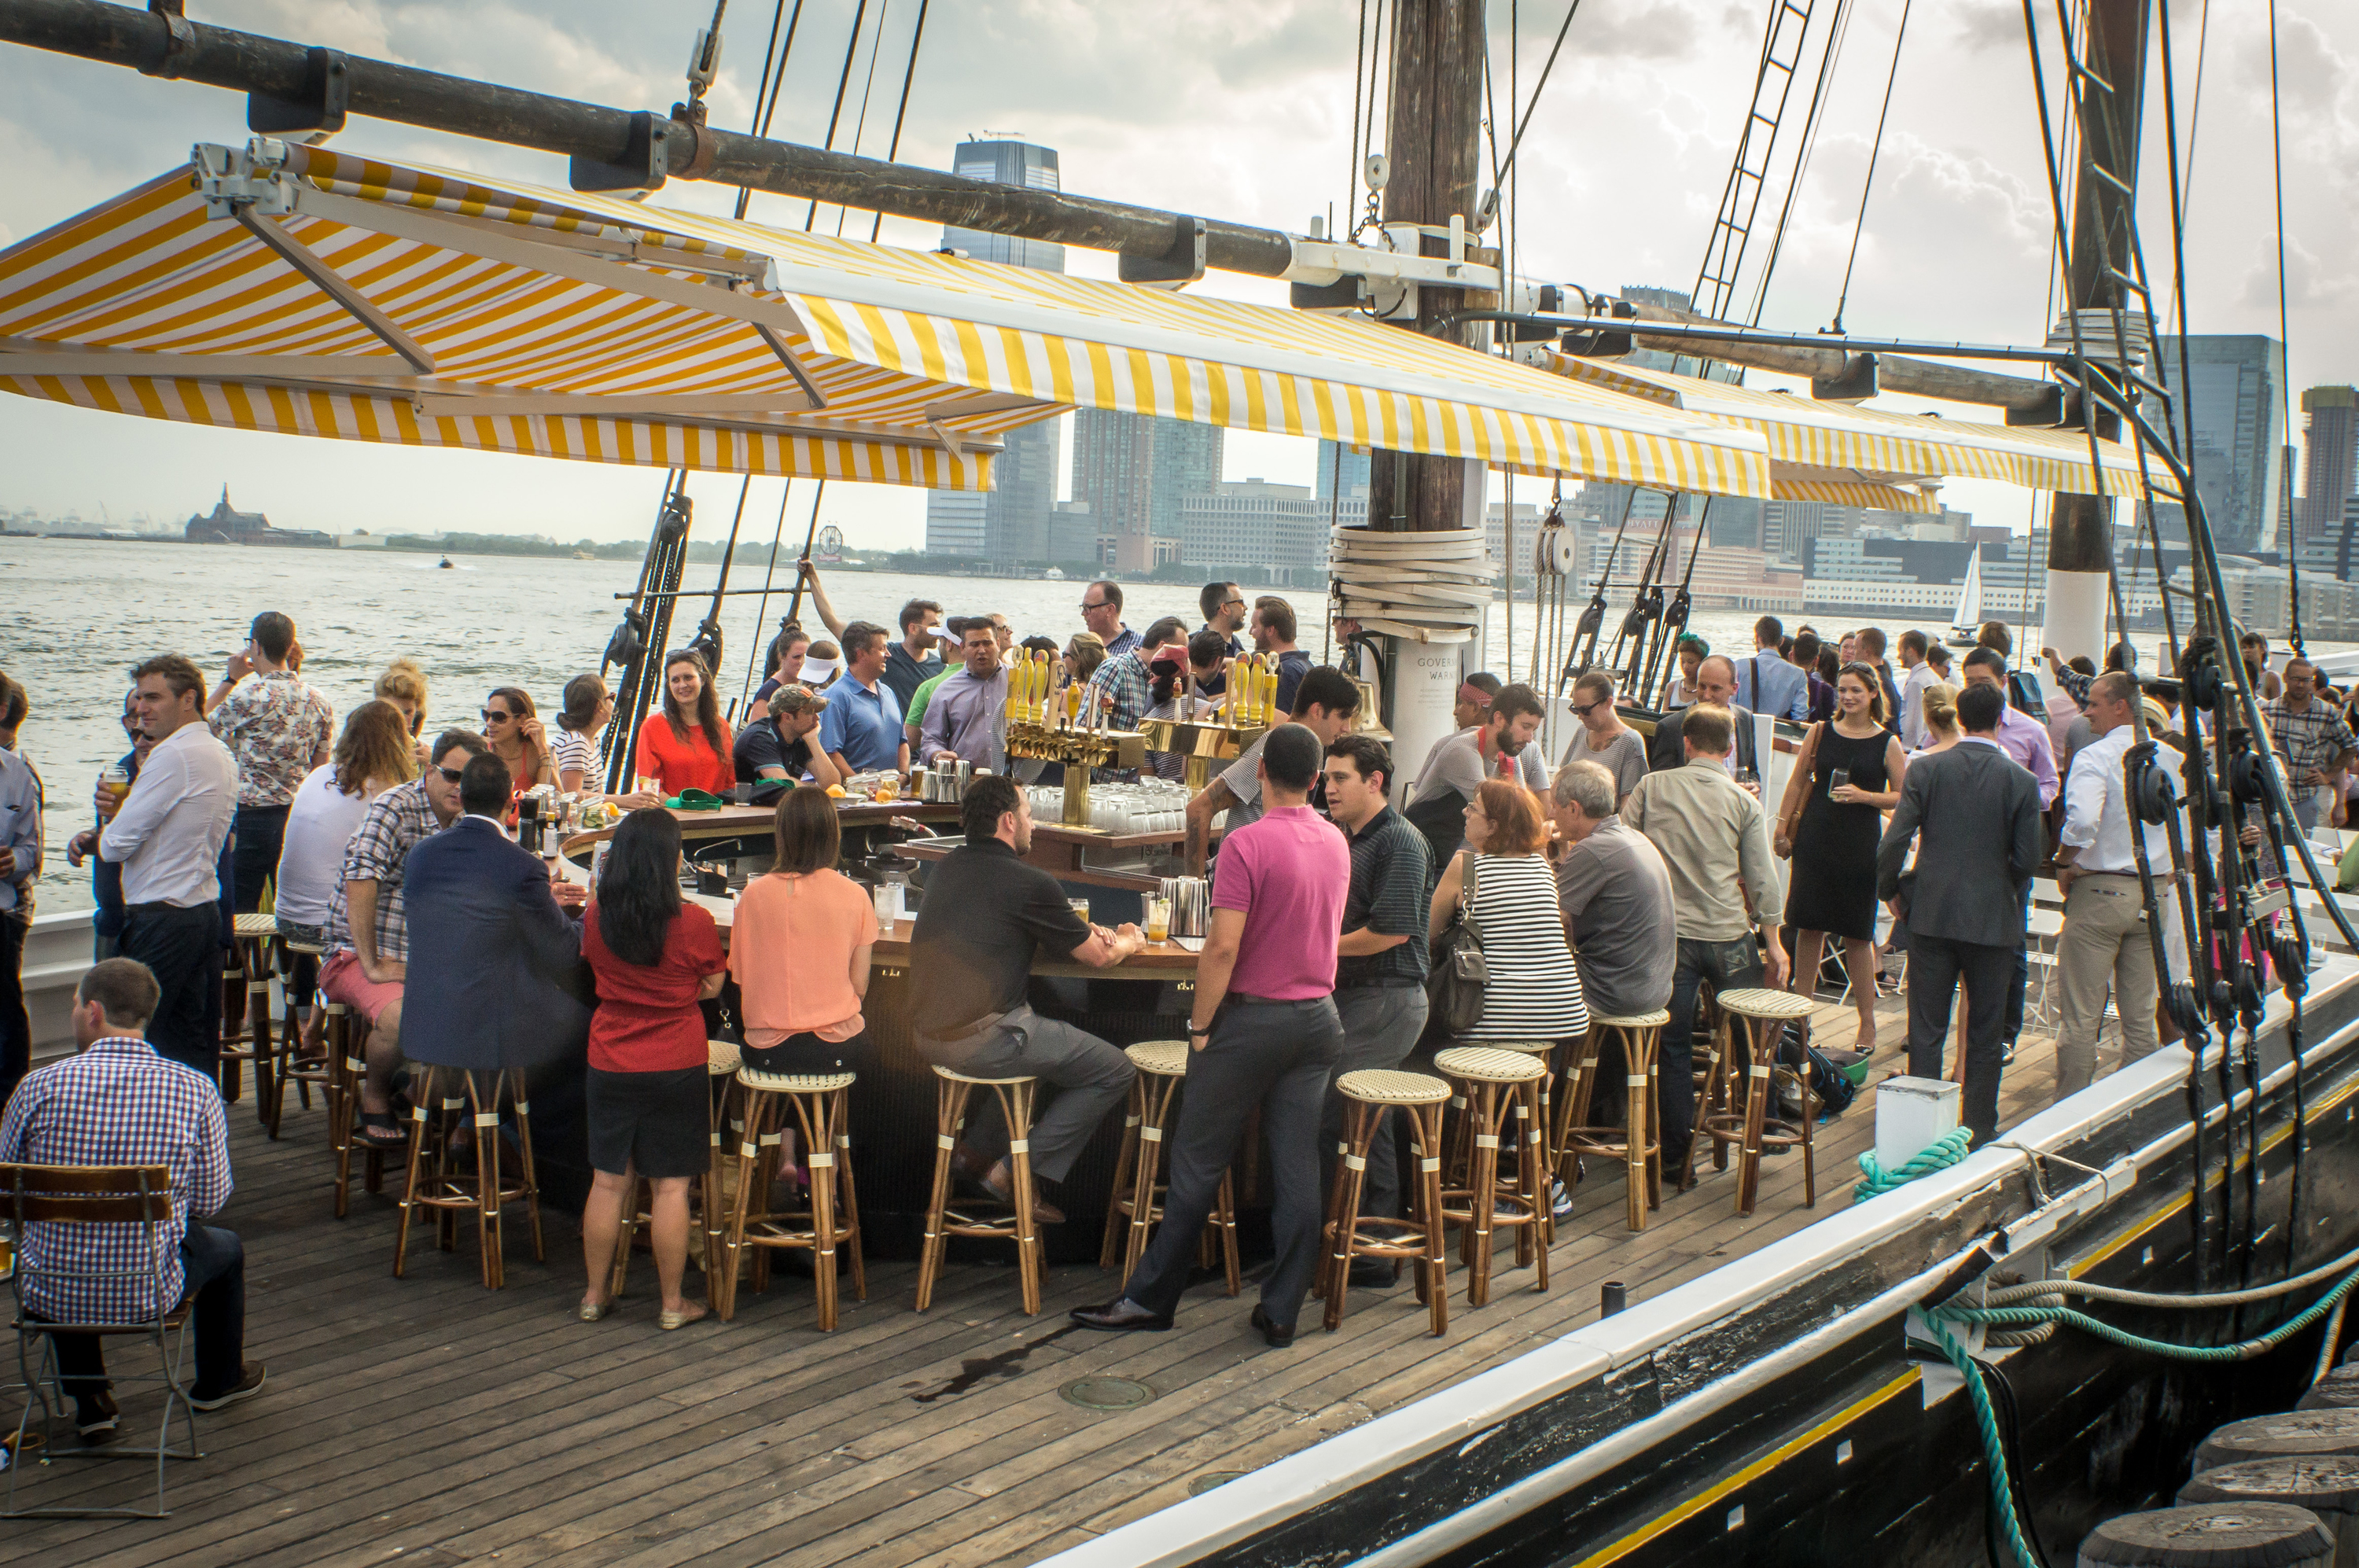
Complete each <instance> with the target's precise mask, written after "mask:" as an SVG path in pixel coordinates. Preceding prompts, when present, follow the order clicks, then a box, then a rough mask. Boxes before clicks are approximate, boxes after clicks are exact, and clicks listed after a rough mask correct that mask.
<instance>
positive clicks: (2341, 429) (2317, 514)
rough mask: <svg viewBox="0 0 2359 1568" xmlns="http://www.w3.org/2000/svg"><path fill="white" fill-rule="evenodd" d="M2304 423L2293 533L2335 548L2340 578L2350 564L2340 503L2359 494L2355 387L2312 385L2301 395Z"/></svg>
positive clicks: (2358, 422) (2303, 541) (2358, 404)
mask: <svg viewBox="0 0 2359 1568" xmlns="http://www.w3.org/2000/svg"><path fill="white" fill-rule="evenodd" d="M2301 419H2302V424H2303V427H2304V430H2303V437H2304V440H2303V445H2304V446H2305V448H2306V449H2307V450H2306V451H2305V452H2304V453H2303V463H2302V471H2301V479H2302V485H2301V503H2300V506H2299V512H2298V514H2297V529H2296V537H2297V538H2298V539H2299V540H2300V542H2301V544H2303V545H2307V546H2313V547H2318V546H2329V545H2331V546H2332V549H2333V551H2334V556H2333V559H2334V563H2335V567H2336V571H2335V573H2334V575H2335V576H2336V577H2338V578H2343V577H2348V576H2349V575H2350V574H2351V567H2352V565H2353V564H2354V562H2353V560H2352V555H2351V548H2350V543H2349V539H2350V533H2349V530H2348V529H2347V528H2344V526H2343V512H2344V507H2343V503H2344V502H2345V501H2347V500H2348V499H2350V497H2351V496H2352V495H2354V494H2359V388H2354V387H2311V388H2310V389H2309V390H2308V391H2306V392H2304V393H2303V394H2302V395H2301Z"/></svg>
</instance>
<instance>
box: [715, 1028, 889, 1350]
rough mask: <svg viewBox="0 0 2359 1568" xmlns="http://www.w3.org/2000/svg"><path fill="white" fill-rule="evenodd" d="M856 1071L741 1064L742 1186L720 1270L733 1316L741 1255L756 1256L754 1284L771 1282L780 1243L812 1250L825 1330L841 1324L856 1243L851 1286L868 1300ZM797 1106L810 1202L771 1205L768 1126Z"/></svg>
mask: <svg viewBox="0 0 2359 1568" xmlns="http://www.w3.org/2000/svg"><path fill="white" fill-rule="evenodd" d="M856 1077H857V1074H855V1073H757V1072H756V1071H755V1070H754V1069H752V1068H750V1067H741V1068H739V1069H738V1070H737V1083H738V1086H739V1087H740V1088H742V1089H743V1090H744V1091H745V1132H744V1133H743V1135H741V1136H740V1138H739V1139H738V1142H737V1171H736V1175H737V1189H736V1192H735V1193H734V1196H733V1197H732V1199H731V1201H730V1205H729V1224H728V1230H727V1234H726V1236H725V1237H724V1239H723V1246H722V1251H721V1259H720V1263H721V1266H720V1268H719V1269H718V1270H717V1271H716V1273H715V1275H714V1284H713V1290H714V1292H715V1298H714V1301H713V1310H714V1311H716V1312H719V1313H720V1314H721V1318H722V1321H723V1322H724V1323H725V1322H727V1321H728V1320H729V1319H730V1318H731V1317H733V1316H734V1315H735V1313H736V1311H737V1260H738V1258H739V1257H740V1255H742V1254H743V1252H744V1251H745V1248H746V1247H754V1248H756V1252H755V1255H754V1289H755V1290H756V1291H757V1292H758V1291H761V1290H767V1289H768V1288H769V1284H770V1253H771V1251H772V1250H773V1249H776V1248H778V1247H799V1248H802V1249H804V1250H807V1251H809V1252H810V1255H811V1273H812V1275H813V1277H814V1281H815V1288H816V1290H817V1293H818V1297H819V1326H820V1332H821V1333H822V1334H828V1333H832V1332H833V1331H834V1329H835V1294H836V1288H835V1279H836V1257H835V1255H836V1250H837V1249H838V1248H839V1247H850V1248H851V1249H852V1289H853V1294H854V1295H855V1296H857V1297H859V1299H860V1300H862V1301H866V1300H867V1299H868V1271H867V1268H866V1266H865V1265H864V1263H863V1261H862V1259H861V1256H860V1195H859V1192H858V1189H857V1188H855V1187H854V1186H853V1180H852V1158H851V1156H852V1140H851V1138H849V1137H848V1136H846V1133H845V1128H846V1127H849V1126H850V1125H851V1121H850V1117H851V1109H852V1101H851V1089H852V1085H853V1082H854V1080H855V1079H856ZM788 1105H791V1106H793V1107H794V1113H795V1120H796V1122H797V1123H798V1124H799V1126H800V1127H801V1128H802V1137H803V1147H804V1154H803V1164H804V1168H805V1170H806V1171H807V1172H808V1173H809V1175H810V1185H809V1192H808V1194H807V1196H808V1199H809V1202H810V1207H809V1208H807V1209H803V1210H799V1211H797V1212H794V1213H782V1212H778V1211H774V1210H772V1209H771V1207H770V1205H769V1192H770V1181H771V1180H772V1178H773V1177H774V1176H775V1175H776V1174H777V1164H778V1137H777V1133H775V1132H772V1131H769V1130H768V1128H769V1125H770V1122H771V1121H772V1119H773V1118H777V1119H779V1120H783V1119H784V1116H785V1111H786V1107H787V1106H788Z"/></svg>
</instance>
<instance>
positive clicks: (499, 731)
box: [483, 686, 557, 795]
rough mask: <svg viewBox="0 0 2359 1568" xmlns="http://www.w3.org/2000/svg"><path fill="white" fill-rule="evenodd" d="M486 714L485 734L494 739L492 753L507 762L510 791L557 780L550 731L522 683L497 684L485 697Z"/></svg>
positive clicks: (487, 738)
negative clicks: (543, 725) (544, 725)
mask: <svg viewBox="0 0 2359 1568" xmlns="http://www.w3.org/2000/svg"><path fill="white" fill-rule="evenodd" d="M483 716H484V739H485V740H487V741H489V742H491V743H492V755H494V756H495V757H498V758H499V759H500V760H501V761H502V762H505V763H506V764H507V765H508V779H510V781H511V785H510V789H509V792H510V793H511V794H516V795H521V794H522V793H524V792H525V791H526V790H527V789H531V788H532V787H533V786H534V785H536V784H554V783H556V782H557V764H556V762H555V761H554V760H553V759H552V758H551V757H549V731H548V730H546V729H545V728H543V727H542V726H541V723H540V715H539V713H538V712H537V711H536V710H535V709H534V707H533V705H532V697H531V695H530V693H528V692H527V691H525V689H524V688H523V687H521V686H495V687H493V688H492V694H491V695H490V696H488V697H486V698H484V715H483Z"/></svg>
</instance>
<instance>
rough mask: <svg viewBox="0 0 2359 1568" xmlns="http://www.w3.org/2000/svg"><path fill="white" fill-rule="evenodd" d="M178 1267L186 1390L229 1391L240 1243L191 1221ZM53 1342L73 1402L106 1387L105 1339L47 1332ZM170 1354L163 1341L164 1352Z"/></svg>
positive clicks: (234, 1366)
mask: <svg viewBox="0 0 2359 1568" xmlns="http://www.w3.org/2000/svg"><path fill="white" fill-rule="evenodd" d="M180 1267H181V1268H183V1269H186V1270H188V1276H189V1282H188V1294H189V1297H190V1300H191V1315H192V1317H193V1319H194V1321H193V1322H192V1323H190V1332H191V1333H193V1334H195V1335H196V1341H197V1375H196V1378H195V1380H194V1381H192V1382H191V1383H190V1385H189V1391H190V1393H192V1394H194V1395H195V1396H196V1397H197V1398H198V1399H216V1398H218V1397H220V1396H221V1395H223V1394H225V1393H227V1392H229V1390H231V1389H232V1388H236V1387H237V1385H238V1381H239V1379H241V1378H242V1377H245V1243H244V1242H242V1241H240V1240H238V1238H237V1232H235V1231H234V1230H223V1229H221V1228H220V1227H219V1226H216V1225H199V1224H197V1223H196V1222H194V1221H193V1220H192V1221H190V1225H189V1234H188V1235H186V1236H182V1237H181V1238H180ZM51 1337H52V1338H53V1339H55V1340H56V1342H57V1346H58V1375H59V1377H60V1378H61V1379H62V1380H63V1381H64V1383H65V1388H66V1393H67V1395H68V1396H69V1397H71V1399H74V1400H76V1401H77V1402H79V1401H81V1400H83V1399H90V1398H91V1397H92V1396H93V1395H96V1394H101V1393H103V1392H105V1391H106V1389H107V1388H108V1386H109V1385H108V1383H107V1379H106V1356H105V1353H104V1351H103V1349H102V1348H101V1347H102V1346H103V1345H104V1344H105V1343H106V1342H105V1341H104V1340H103V1339H102V1338H100V1337H99V1336H98V1335H97V1334H55V1335H52V1336H51ZM171 1353H172V1345H171V1341H170V1340H169V1339H168V1338H167V1340H166V1341H165V1355H166V1356H170V1355H171Z"/></svg>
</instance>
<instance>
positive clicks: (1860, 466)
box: [1525, 345, 2162, 512]
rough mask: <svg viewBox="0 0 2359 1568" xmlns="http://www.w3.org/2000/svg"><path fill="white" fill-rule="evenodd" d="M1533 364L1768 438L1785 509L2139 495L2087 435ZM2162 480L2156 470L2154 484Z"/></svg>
mask: <svg viewBox="0 0 2359 1568" xmlns="http://www.w3.org/2000/svg"><path fill="white" fill-rule="evenodd" d="M1525 352H1526V355H1527V358H1530V359H1531V360H1532V361H1533V362H1534V363H1537V364H1540V365H1546V367H1547V368H1549V369H1550V370H1553V371H1555V372H1556V373H1557V374H1559V375H1560V376H1567V377H1569V378H1571V379H1572V380H1575V381H1578V382H1581V383H1583V384H1586V385H1590V386H1596V387H1611V388H1612V389H1614V391H1617V392H1622V393H1625V394H1627V395H1628V396H1631V397H1645V398H1650V399H1652V400H1654V401H1657V402H1659V403H1662V404H1664V405H1666V406H1668V407H1671V408H1680V409H1682V410H1684V411H1686V412H1688V413H1690V414H1701V415H1705V416H1707V417H1709V418H1712V419H1724V420H1726V421H1728V422H1729V423H1731V424H1733V425H1736V426H1738V427H1741V428H1743V429H1745V430H1757V431H1759V432H1760V433H1761V434H1762V435H1763V436H1764V437H1765V438H1767V441H1768V442H1769V456H1770V459H1771V463H1772V469H1771V484H1772V486H1773V487H1774V488H1775V490H1776V492H1777V495H1779V496H1780V497H1783V498H1788V499H1794V500H1808V501H1839V502H1843V503H1844V504H1847V505H1851V506H1885V507H1892V508H1895V509H1897V510H1901V511H1928V512H1930V511H1933V510H1936V509H1937V505H1938V504H1937V503H1936V502H1935V501H1934V499H1933V496H1932V492H1933V490H1934V489H1936V488H1938V486H1939V485H1940V482H1941V481H1942V480H1943V479H1995V480H1997V481H1999V482H2000V483H2002V484H2006V485H2021V486H2023V487H2024V488H2025V489H2027V490H2060V491H2064V492H2067V493H2069V494H2073V495H2138V494H2140V493H2141V491H2140V485H2139V481H2138V467H2137V454H2136V452H2134V451H2133V450H2132V449H2130V448H2129V447H2126V446H2124V445H2122V444H2120V443H2119V442H2116V441H2100V442H2098V443H2097V446H2098V457H2099V463H2100V467H2099V470H2098V472H2097V474H2092V473H2091V470H2090V466H2089V441H2088V438H2087V436H2085V435H2084V434H2082V432H2081V431H2079V430H2033V429H2017V428H2015V427H2013V426H2008V425H1981V424H1970V423H1967V422H1965V421H1963V420H1959V419H1943V418H1941V417H1940V416H1938V415H1934V414H1895V413H1886V412H1885V411H1883V410H1881V409H1871V408H1854V407H1853V406H1852V405H1850V404H1847V403H1822V402H1819V401H1817V400H1816V399H1814V398H1811V397H1802V396H1799V395H1797V394H1792V393H1787V392H1779V391H1769V390H1764V389H1759V388H1756V387H1737V386H1733V385H1731V384H1729V383H1727V382H1724V381H1713V380H1709V379H1706V378H1704V377H1701V376H1677V375H1673V374H1672V373H1670V372H1669V371H1665V370H1655V369H1650V368H1647V367H1644V366H1640V365H1625V364H1621V363H1617V362H1615V361H1612V360H1598V359H1584V358H1582V357H1580V356H1579V355H1575V354H1564V353H1562V352H1560V351H1559V350H1558V349H1556V348H1554V347H1553V346H1549V345H1541V346H1539V347H1538V348H1536V349H1527V351H1525ZM2161 477H2162V475H2161V474H2160V472H2159V471H2158V472H2157V474H2156V478H2157V479H2158V480H2160V479H2161ZM2101 484H2102V486H2103V487H2102V489H2101V488H2100V485H2101Z"/></svg>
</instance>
